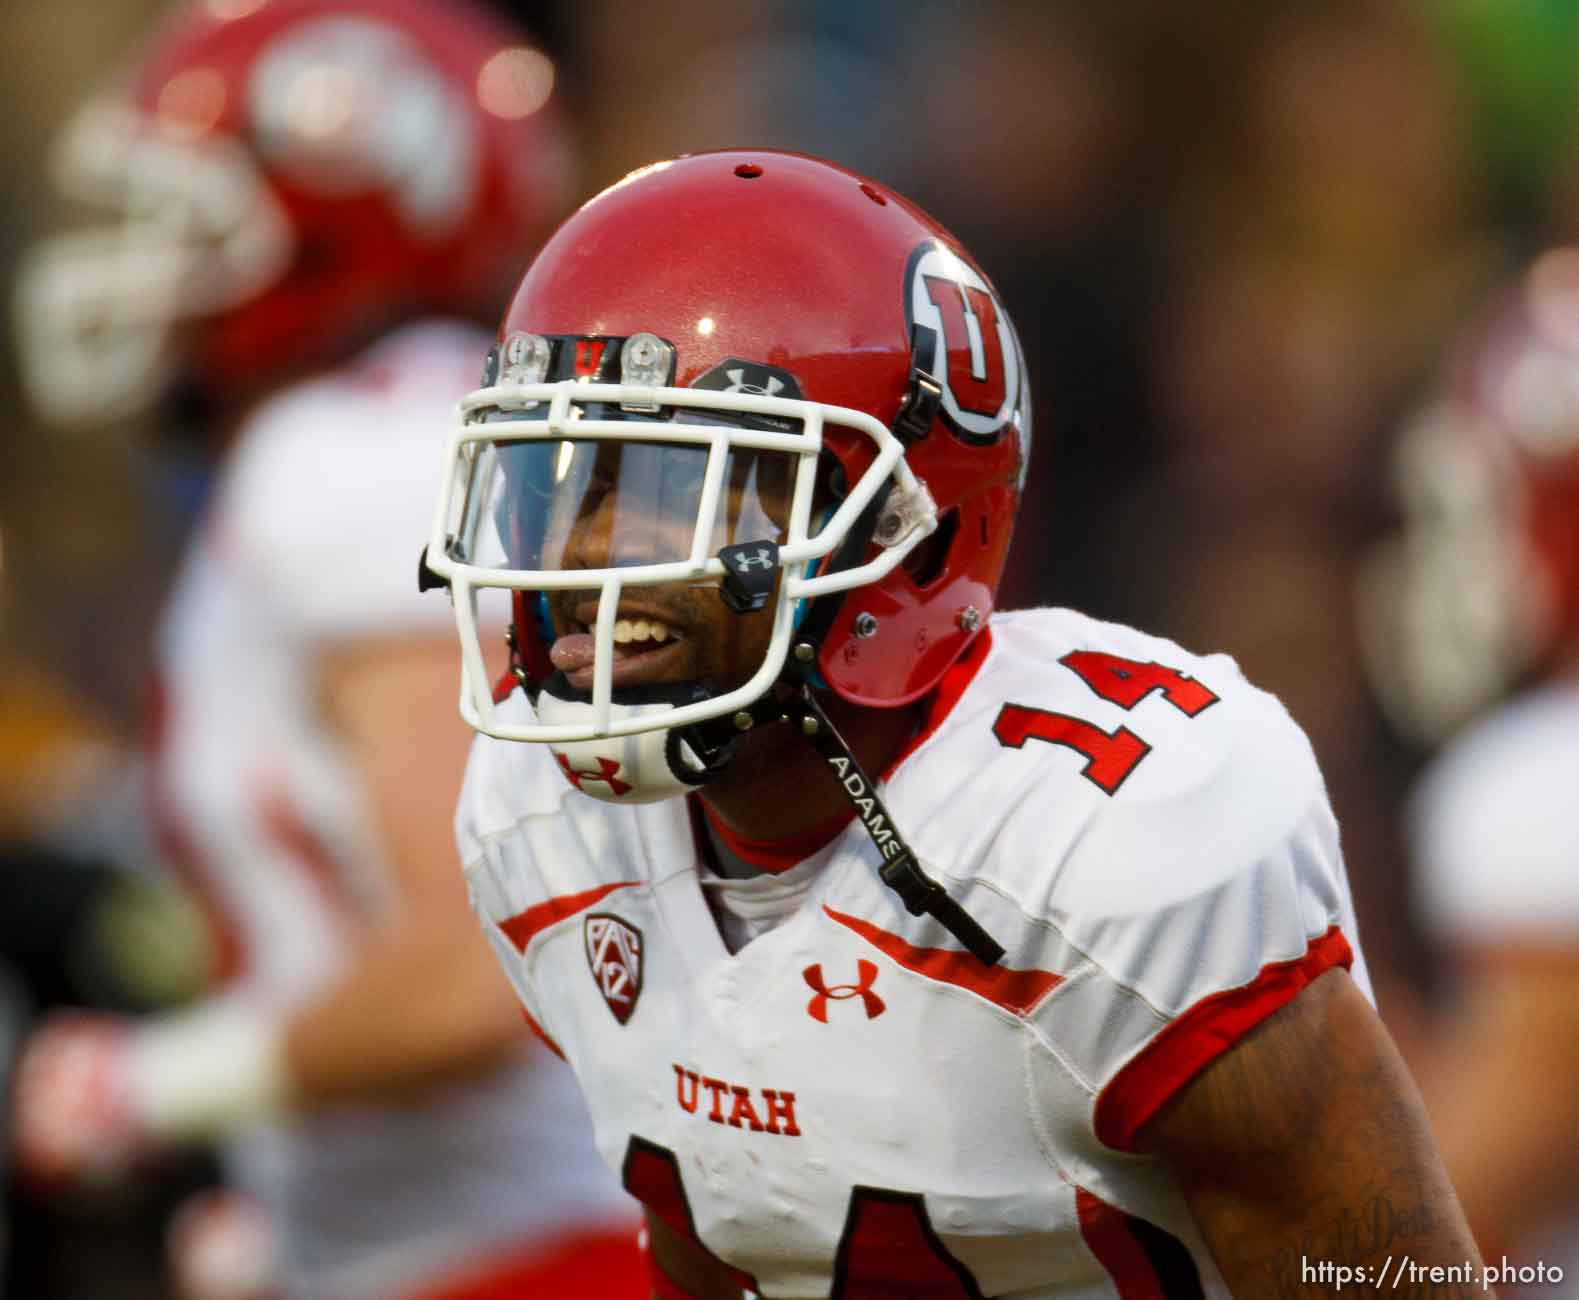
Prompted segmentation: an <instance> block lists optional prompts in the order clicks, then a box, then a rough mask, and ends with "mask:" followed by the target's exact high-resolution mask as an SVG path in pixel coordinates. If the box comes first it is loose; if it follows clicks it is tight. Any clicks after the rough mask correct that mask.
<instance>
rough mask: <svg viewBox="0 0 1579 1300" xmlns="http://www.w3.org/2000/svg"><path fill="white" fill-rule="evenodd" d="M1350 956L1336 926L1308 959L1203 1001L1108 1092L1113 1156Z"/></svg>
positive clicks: (1265, 970) (1100, 1130) (1272, 968)
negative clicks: (1201, 1076)
mask: <svg viewBox="0 0 1579 1300" xmlns="http://www.w3.org/2000/svg"><path fill="white" fill-rule="evenodd" d="M1353 961H1354V952H1353V950H1352V949H1351V948H1350V947H1349V941H1348V940H1347V939H1345V938H1344V937H1343V931H1342V930H1340V929H1339V928H1338V927H1337V926H1336V925H1334V926H1332V928H1331V929H1329V930H1328V931H1327V932H1326V933H1325V934H1323V935H1320V936H1318V937H1317V938H1315V939H1312V940H1311V941H1310V944H1309V946H1308V947H1307V948H1306V949H1305V955H1304V956H1302V957H1295V958H1293V959H1292V960H1290V961H1280V962H1273V963H1271V964H1270V965H1267V966H1263V967H1262V968H1261V973H1260V974H1259V975H1257V976H1256V977H1255V979H1253V980H1251V981H1250V983H1248V984H1246V985H1245V986H1244V987H1243V988H1237V989H1228V990H1226V991H1225V992H1222V993H1214V994H1212V995H1211V996H1210V997H1206V998H1202V999H1201V1001H1199V1002H1197V1003H1196V1004H1195V1005H1194V1006H1193V1007H1191V1008H1190V1009H1189V1010H1188V1011H1186V1012H1184V1014H1183V1015H1181V1016H1179V1017H1178V1018H1177V1019H1176V1020H1174V1021H1173V1022H1172V1023H1171V1024H1169V1025H1168V1026H1167V1027H1166V1028H1164V1029H1163V1030H1162V1032H1161V1033H1159V1034H1158V1035H1157V1036H1156V1037H1155V1038H1153V1039H1152V1040H1151V1042H1149V1043H1148V1044H1147V1045H1146V1046H1145V1047H1144V1048H1143V1049H1141V1051H1140V1053H1139V1054H1138V1055H1137V1056H1135V1057H1134V1058H1133V1059H1132V1060H1131V1061H1130V1062H1129V1064H1128V1065H1126V1066H1124V1067H1123V1069H1121V1070H1120V1071H1119V1072H1118V1074H1116V1075H1115V1076H1114V1077H1113V1079H1112V1081H1111V1082H1109V1084H1108V1085H1107V1087H1105V1088H1104V1089H1103V1090H1102V1092H1101V1095H1100V1096H1098V1097H1097V1103H1096V1120H1095V1123H1096V1134H1097V1137H1098V1138H1100V1139H1101V1140H1102V1142H1104V1143H1105V1144H1106V1145H1108V1146H1110V1147H1113V1148H1114V1149H1115V1150H1118V1151H1133V1150H1134V1149H1135V1135H1136V1134H1137V1133H1138V1132H1139V1131H1140V1130H1141V1128H1142V1127H1143V1126H1144V1125H1145V1123H1146V1121H1147V1120H1149V1119H1151V1117H1152V1116H1153V1115H1155V1114H1156V1113H1157V1112H1158V1111H1159V1110H1161V1109H1162V1107H1163V1106H1164V1105H1166V1104H1167V1102H1168V1101H1169V1100H1170V1099H1171V1098H1172V1097H1173V1096H1174V1095H1175V1094H1176V1093H1177V1092H1178V1091H1179V1090H1180V1089H1181V1088H1183V1087H1184V1085H1185V1084H1187V1083H1189V1081H1190V1080H1191V1079H1193V1078H1194V1077H1195V1076H1196V1075H1197V1074H1199V1073H1200V1072H1201V1071H1202V1070H1204V1069H1205V1068H1206V1067H1207V1066H1208V1065H1210V1064H1211V1063H1212V1062H1213V1061H1214V1060H1216V1059H1217V1058H1218V1057H1219V1056H1221V1055H1222V1054H1223V1053H1224V1052H1226V1051H1227V1050H1228V1049H1229V1048H1230V1047H1232V1046H1233V1045H1234V1044H1235V1043H1237V1042H1238V1041H1239V1040H1240V1039H1241V1038H1243V1037H1244V1036H1245V1035H1246V1034H1248V1033H1249V1032H1250V1031H1251V1030H1252V1029H1254V1028H1255V1027H1256V1026H1257V1025H1259V1024H1260V1023H1261V1022H1262V1021H1263V1020H1265V1019H1266V1018H1267V1017H1268V1016H1270V1015H1271V1014H1272V1013H1273V1012H1274V1011H1278V1010H1280V1009H1281V1008H1282V1007H1284V1006H1286V1005H1287V1004H1288V1003H1289V1002H1290V1001H1291V1000H1292V999H1293V997H1294V995H1295V994H1296V993H1298V992H1299V991H1300V990H1301V989H1302V988H1304V987H1305V986H1306V985H1307V984H1309V983H1310V982H1311V981H1312V980H1314V979H1315V978H1316V977H1317V976H1318V975H1321V974H1324V973H1325V972H1327V971H1329V970H1331V969H1332V968H1333V967H1334V966H1342V967H1343V968H1344V969H1345V970H1347V969H1348V968H1349V966H1350V965H1351V964H1352V963H1353Z"/></svg>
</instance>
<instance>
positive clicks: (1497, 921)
mask: <svg viewBox="0 0 1579 1300" xmlns="http://www.w3.org/2000/svg"><path fill="white" fill-rule="evenodd" d="M1398 467H1399V474H1398V482H1399V488H1400V491H1401V495H1402V504H1403V506H1404V510H1405V519H1406V524H1407V527H1406V529H1405V531H1404V533H1403V534H1402V536H1401V537H1400V538H1399V539H1397V540H1396V541H1394V542H1393V543H1391V544H1390V546H1389V547H1388V548H1387V549H1385V550H1383V551H1381V552H1380V553H1379V555H1378V558H1377V560H1376V562H1375V563H1374V565H1373V566H1372V568H1371V569H1370V571H1369V574H1368V575H1367V581H1366V584H1365V585H1364V586H1363V587H1362V594H1363V597H1364V602H1365V604H1364V608H1365V609H1366V610H1367V611H1368V614H1369V618H1368V620H1367V624H1368V626H1369V627H1370V628H1371V630H1372V637H1371V640H1370V644H1369V649H1370V652H1371V653H1370V658H1371V662H1372V664H1373V667H1374V669H1375V676H1376V678H1377V680H1378V683H1379V685H1380V687H1381V690H1380V699H1381V700H1382V701H1383V703H1384V704H1386V705H1387V706H1388V707H1389V708H1390V710H1391V711H1392V713H1393V715H1394V717H1395V720H1396V722H1397V723H1398V725H1399V726H1400V728H1401V729H1402V730H1404V731H1405V732H1407V733H1408V734H1410V735H1412V736H1414V737H1416V738H1418V739H1419V740H1421V741H1422V742H1425V743H1427V744H1430V743H1433V742H1441V741H1443V740H1444V738H1449V737H1451V739H1450V741H1449V743H1447V745H1446V747H1445V749H1443V750H1442V751H1441V753H1440V754H1439V755H1438V757H1436V758H1435V760H1434V761H1433V762H1432V764H1431V765H1430V767H1428V768H1427V770H1426V772H1425V773H1424V775H1423V777H1422V779H1421V781H1420V783H1419V785H1418V787H1417V792H1416V795H1415V798H1414V800H1413V807H1412V812H1413V818H1412V821H1413V831H1414V842H1413V848H1414V855H1415V858H1416V860H1417V867H1418V877H1417V883H1418V889H1419V893H1420V898H1421V903H1422V915H1423V917H1424V920H1425V924H1426V926H1427V928H1428V931H1429V933H1430V935H1431V937H1432V938H1433V940H1434V941H1435V942H1436V943H1437V944H1438V945H1439V946H1440V948H1441V949H1442V951H1443V956H1444V958H1445V959H1446V960H1447V962H1448V963H1449V970H1448V977H1449V978H1448V989H1447V993H1448V996H1447V997H1446V998H1445V999H1444V1002H1445V1005H1446V1010H1445V1011H1444V1013H1443V1014H1442V1016H1441V1017H1440V1019H1439V1021H1438V1023H1437V1025H1436V1032H1435V1033H1434V1034H1433V1035H1432V1036H1431V1037H1430V1039H1429V1040H1428V1041H1427V1043H1426V1044H1425V1045H1424V1046H1423V1049H1422V1051H1421V1053H1420V1056H1419V1059H1418V1060H1417V1062H1416V1064H1417V1067H1418V1069H1419V1072H1420V1077H1421V1083H1422V1086H1423V1087H1424V1088H1425V1090H1426V1093H1427V1099H1428V1101H1429V1102H1430V1103H1431V1106H1432V1110H1433V1118H1434V1121H1435V1124H1436V1128H1437V1132H1438V1135H1439V1137H1440V1140H1441V1143H1442V1150H1443V1154H1444V1156H1445V1157H1446V1158H1447V1160H1448V1162H1449V1164H1450V1167H1451V1169H1452V1172H1453V1175H1454V1179H1455V1182H1456V1183H1457V1185H1458V1188H1459V1193H1460V1196H1461V1197H1462V1198H1463V1202H1464V1207H1465V1210H1466V1211H1467V1213H1468V1214H1469V1216H1470V1219H1471V1221H1472V1222H1473V1224H1474V1225H1475V1228H1476V1231H1477V1234H1478V1237H1479V1240H1480V1242H1481V1244H1482V1246H1483V1248H1484V1250H1485V1252H1486V1256H1487V1258H1488V1260H1491V1259H1495V1258H1500V1257H1501V1256H1502V1255H1503V1253H1504V1252H1506V1253H1507V1255H1508V1257H1509V1259H1510V1260H1511V1261H1512V1262H1514V1263H1515V1264H1519V1265H1523V1266H1534V1265H1536V1264H1538V1263H1539V1262H1542V1261H1544V1262H1545V1263H1547V1264H1548V1265H1557V1266H1559V1267H1566V1269H1567V1271H1568V1278H1569V1286H1570V1287H1571V1286H1572V1285H1579V1139H1576V1138H1575V1136H1574V1135H1575V1133H1579V832H1576V831H1575V821H1574V799H1575V796H1576V793H1579V249H1575V248H1561V249H1557V250H1553V251H1551V252H1548V253H1546V254H1544V255H1542V256H1541V257H1540V258H1538V259H1537V260H1536V261H1535V262H1534V264H1533V265H1532V266H1531V268H1530V269H1529V270H1528V271H1527V272H1526V273H1525V274H1524V275H1522V276H1520V277H1519V278H1517V279H1516V280H1515V281H1514V282H1513V284H1512V285H1511V287H1509V288H1507V289H1506V290H1505V291H1504V292H1503V293H1502V294H1501V295H1499V297H1498V300H1497V301H1496V303H1495V304H1494V307H1493V309H1492V310H1491V311H1489V312H1488V313H1487V314H1486V316H1485V317H1484V318H1483V319H1481V320H1480V321H1479V322H1478V323H1477V324H1476V325H1475V326H1474V328H1473V329H1471V330H1470V331H1468V332H1467V334H1466V336H1465V337H1464V338H1463V339H1461V340H1460V342H1459V345H1458V347H1457V349H1456V350H1455V351H1454V352H1453V354H1452V355H1451V357H1450V361H1449V364H1448V365H1447V366H1446V368H1445V371H1444V375H1443V378H1442V381H1441V383H1440V384H1439V385H1438V387H1437V390H1436V391H1435V392H1434V393H1433V394H1432V396H1431V399H1430V400H1429V401H1428V403H1427V404H1426V405H1425V407H1424V409H1423V410H1422V411H1421V412H1420V413H1418V414H1417V416H1416V417H1415V419H1414V421H1413V422H1412V423H1411V424H1410V426H1409V427H1408V428H1407V430H1406V432H1405V435H1404V437H1403V439H1402V440H1401V444H1400V447H1399V462H1398ZM1572 1293H1573V1292H1572V1290H1571V1289H1563V1290H1562V1294H1572Z"/></svg>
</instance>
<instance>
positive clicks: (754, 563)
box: [730, 546, 777, 572]
mask: <svg viewBox="0 0 1579 1300" xmlns="http://www.w3.org/2000/svg"><path fill="white" fill-rule="evenodd" d="M730 563H731V564H732V565H733V566H734V567H735V568H736V569H740V570H744V571H747V572H749V571H750V570H752V569H771V568H773V567H774V565H775V564H776V563H777V561H776V560H775V559H774V558H773V552H772V551H770V550H769V549H768V548H767V547H766V546H759V547H757V549H756V550H755V551H749V552H747V553H745V554H739V553H737V554H735V555H734V556H733V557H731V559H730Z"/></svg>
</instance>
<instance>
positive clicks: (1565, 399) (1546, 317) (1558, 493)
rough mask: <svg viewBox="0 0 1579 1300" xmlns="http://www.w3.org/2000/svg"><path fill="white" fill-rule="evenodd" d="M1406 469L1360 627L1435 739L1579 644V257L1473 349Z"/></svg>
mask: <svg viewBox="0 0 1579 1300" xmlns="http://www.w3.org/2000/svg"><path fill="white" fill-rule="evenodd" d="M1398 470H1399V472H1398V484H1399V491H1400V495H1401V499H1402V504H1403V507H1404V511H1405V520H1406V528H1405V531H1404V533H1403V535H1402V537H1401V538H1399V539H1398V540H1396V541H1394V542H1392V543H1389V544H1388V545H1387V546H1385V547H1384V548H1383V549H1382V550H1380V551H1379V552H1378V554H1377V556H1376V557H1375V559H1374V562H1373V563H1372V564H1371V566H1370V567H1369V568H1368V570H1367V571H1366V573H1365V575H1364V580H1363V582H1362V587H1361V597H1362V606H1361V614H1362V619H1361V627H1362V630H1363V632H1364V633H1365V649H1366V654H1367V659H1368V662H1369V664H1370V666H1371V668H1372V670H1373V677H1374V678H1375V679H1376V681H1377V683H1378V686H1379V692H1378V693H1379V697H1380V699H1381V701H1382V703H1383V705H1384V707H1386V708H1387V709H1388V711H1389V712H1390V713H1391V714H1392V715H1393V717H1394V719H1395V720H1396V721H1397V722H1398V723H1399V724H1400V725H1401V726H1402V727H1403V728H1404V729H1405V730H1406V731H1408V732H1409V733H1411V734H1413V735H1415V736H1416V737H1417V738H1419V739H1422V740H1425V741H1435V740H1439V739H1441V738H1442V737H1443V736H1445V735H1446V734H1447V733H1448V732H1450V731H1451V730H1453V729H1454V728H1455V727H1457V726H1458V725H1460V724H1461V723H1463V722H1465V721H1467V720H1468V719H1469V718H1470V717H1471V716H1473V715H1474V714H1475V713H1477V712H1478V711H1479V710H1480V709H1482V708H1484V707H1485V706H1486V705H1488V704H1490V703H1492V702H1493V701H1495V700H1496V699H1497V698H1498V697H1499V696H1500V695H1502V694H1503V693H1505V692H1506V691H1508V690H1509V689H1511V688H1512V687H1514V686H1515V685H1517V684H1518V682H1519V681H1520V680H1522V679H1523V678H1524V677H1526V676H1527V675H1529V674H1531V673H1532V672H1539V671H1541V670H1542V669H1544V668H1546V667H1547V666H1548V665H1550V664H1551V663H1553V662H1554V661H1555V660H1558V659H1561V658H1563V657H1566V656H1571V655H1573V654H1574V653H1575V652H1576V651H1579V249H1558V250H1554V251H1552V252H1549V253H1547V254H1545V255H1544V256H1542V257H1541V258H1540V259H1539V260H1537V261H1536V262H1535V264H1534V265H1533V266H1532V267H1531V268H1530V269H1529V271H1528V272H1527V273H1526V274H1525V275H1523V276H1522V277H1520V279H1519V280H1518V282H1517V283H1516V285H1515V286H1514V287H1513V289H1512V290H1511V291H1510V292H1508V293H1507V294H1506V295H1505V296H1504V297H1503V299H1502V300H1501V301H1500V302H1499V304H1498V305H1497V307H1496V309H1495V310H1494V311H1493V312H1492V313H1491V314H1490V315H1489V317H1488V318H1487V319H1486V320H1484V321H1482V322H1480V323H1479V324H1478V325H1477V326H1476V327H1475V328H1474V329H1472V330H1471V331H1470V332H1469V334H1468V335H1467V336H1466V337H1465V339H1464V340H1463V341H1462V342H1461V343H1460V344H1459V346H1458V348H1457V349H1456V350H1455V352H1454V354H1453V356H1452V358H1451V360H1450V364H1449V365H1448V367H1447V370H1446V372H1445V377H1444V380H1443V382H1442V384H1441V385H1440V386H1439V389H1438V391H1437V392H1436V393H1435V394H1433V396H1432V398H1431V400H1430V401H1429V402H1428V403H1427V405H1426V406H1425V408H1424V410H1423V411H1422V412H1421V414H1419V415H1418V416H1417V417H1416V419H1415V421H1414V422H1413V424H1412V425H1411V426H1410V428H1409V429H1408V430H1407V431H1406V433H1405V436H1404V438H1403V439H1402V440H1401V443H1400V447H1399V461H1398Z"/></svg>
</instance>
